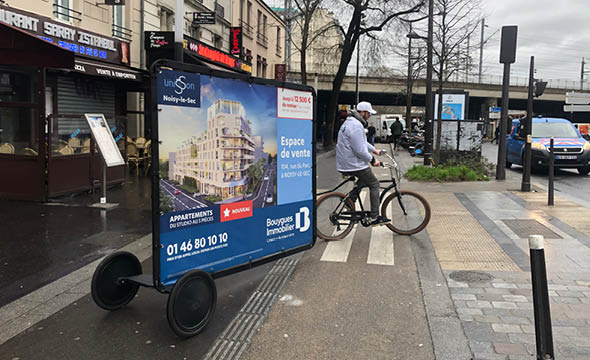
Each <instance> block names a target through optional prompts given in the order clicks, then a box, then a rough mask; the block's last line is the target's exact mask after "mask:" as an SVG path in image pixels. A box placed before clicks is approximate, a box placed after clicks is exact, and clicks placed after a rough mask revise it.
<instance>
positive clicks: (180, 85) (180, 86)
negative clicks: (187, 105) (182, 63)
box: [164, 75, 196, 95]
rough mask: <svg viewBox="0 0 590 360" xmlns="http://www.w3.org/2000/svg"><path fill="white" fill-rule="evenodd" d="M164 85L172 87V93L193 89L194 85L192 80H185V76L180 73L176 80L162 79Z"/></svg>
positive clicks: (179, 93)
mask: <svg viewBox="0 0 590 360" xmlns="http://www.w3.org/2000/svg"><path fill="white" fill-rule="evenodd" d="M164 86H165V87H168V88H174V93H175V94H178V95H181V94H182V93H183V92H184V91H185V90H187V89H188V90H195V88H196V86H195V84H194V83H192V82H187V81H186V76H184V75H181V76H179V77H177V78H176V80H169V79H164Z"/></svg>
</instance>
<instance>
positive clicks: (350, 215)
mask: <svg viewBox="0 0 590 360" xmlns="http://www.w3.org/2000/svg"><path fill="white" fill-rule="evenodd" d="M383 155H385V156H387V157H388V158H389V160H391V164H387V163H382V165H381V166H383V167H385V168H388V169H389V173H390V175H391V179H388V180H380V181H379V183H386V184H389V185H388V186H385V187H381V194H380V195H379V203H380V204H381V215H382V216H385V217H387V218H388V219H390V220H391V221H390V222H389V223H385V224H384V225H386V226H387V227H388V228H389V229H390V230H391V231H393V232H395V233H397V234H400V235H412V234H416V233H418V232H420V231H422V230H424V228H425V227H426V226H427V225H428V222H429V221H430V215H431V211H430V205H429V204H428V202H427V201H426V199H425V198H424V197H423V196H422V195H420V194H418V193H416V192H413V191H409V190H400V189H398V187H397V186H398V181H396V177H397V178H399V168H398V165H397V162H396V161H395V159H394V158H393V157H391V156H390V155H389V154H387V153H386V152H383ZM394 172H395V173H394ZM355 179H356V178H355V177H354V176H350V177H348V178H346V179H345V180H344V181H342V182H341V183H340V184H338V185H337V186H336V187H335V188H333V189H332V190H328V191H325V192H322V193H320V194H318V195H319V196H320V197H319V198H318V200H317V204H316V213H317V234H318V236H319V237H320V238H322V239H324V240H327V241H330V240H340V239H342V238H344V237H345V236H346V235H348V233H350V232H351V231H352V228H353V227H354V225H355V224H356V223H361V225H363V226H365V227H368V226H371V220H370V214H371V212H370V211H366V210H365V209H364V207H363V203H362V200H361V190H362V189H363V188H365V187H367V186H359V185H358V184H357V183H355V185H354V187H353V189H352V190H351V191H349V192H348V193H347V194H344V193H341V192H338V191H336V190H338V189H339V188H340V187H342V186H344V184H346V183H348V182H352V181H355ZM357 202H358V204H359V208H360V210H358V211H357V210H355V204H356V203H357Z"/></svg>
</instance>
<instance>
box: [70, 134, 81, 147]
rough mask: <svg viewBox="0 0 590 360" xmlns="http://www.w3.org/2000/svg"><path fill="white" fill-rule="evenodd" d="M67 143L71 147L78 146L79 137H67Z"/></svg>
mask: <svg viewBox="0 0 590 360" xmlns="http://www.w3.org/2000/svg"><path fill="white" fill-rule="evenodd" d="M68 145H70V146H71V147H72V148H73V149H77V148H80V139H78V138H77V137H74V138H69V139H68Z"/></svg>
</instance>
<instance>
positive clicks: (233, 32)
mask: <svg viewBox="0 0 590 360" xmlns="http://www.w3.org/2000/svg"><path fill="white" fill-rule="evenodd" d="M229 36H230V38H229V48H230V51H229V52H230V53H231V54H232V55H233V56H235V57H237V58H242V27H241V26H235V27H234V26H232V27H231V28H230V29H229Z"/></svg>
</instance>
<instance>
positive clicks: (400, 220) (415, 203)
mask: <svg viewBox="0 0 590 360" xmlns="http://www.w3.org/2000/svg"><path fill="white" fill-rule="evenodd" d="M381 215H382V216H385V217H387V218H388V219H391V222H390V223H387V224H386V225H387V227H388V228H389V229H390V230H391V231H393V232H395V233H398V234H400V235H412V234H416V233H418V232H420V231H422V230H424V228H425V227H426V225H428V222H429V221H430V205H429V204H428V201H426V199H424V197H422V195H420V194H418V193H415V192H413V191H408V190H400V191H398V192H396V193H394V194H390V195H389V196H387V198H385V200H384V201H383V204H382V205H381Z"/></svg>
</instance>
